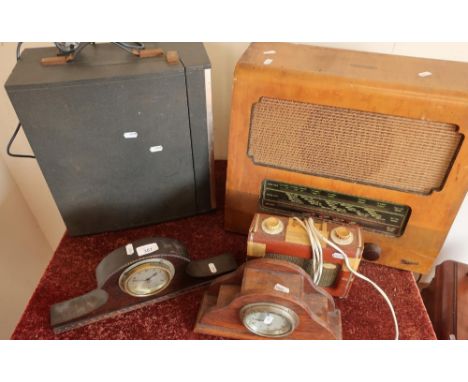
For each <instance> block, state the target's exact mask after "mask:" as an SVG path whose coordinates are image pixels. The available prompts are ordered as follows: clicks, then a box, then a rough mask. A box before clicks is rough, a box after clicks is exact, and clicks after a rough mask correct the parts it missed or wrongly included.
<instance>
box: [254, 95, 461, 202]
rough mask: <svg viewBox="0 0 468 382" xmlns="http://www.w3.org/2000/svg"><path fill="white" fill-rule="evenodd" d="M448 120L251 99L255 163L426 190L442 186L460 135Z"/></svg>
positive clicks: (356, 180) (395, 186) (319, 174)
mask: <svg viewBox="0 0 468 382" xmlns="http://www.w3.org/2000/svg"><path fill="white" fill-rule="evenodd" d="M457 129H458V128H457V126H456V125H453V124H448V123H439V122H431V121H425V120H418V119H410V118H404V117H398V116H393V115H385V114H378V113H371V112H365V111H358V110H352V109H345V108H339V107H333V106H323V105H316V104H309V103H301V102H295V101H288V100H281V99H272V98H266V97H263V98H261V99H260V100H259V102H258V103H256V104H255V105H254V106H253V109H252V117H251V126H250V137H249V147H248V154H249V156H250V157H251V158H252V160H253V161H254V163H256V164H260V165H265V166H271V167H277V168H281V169H287V170H291V171H297V172H302V173H306V174H311V175H317V176H323V177H329V178H336V179H341V180H346V181H350V182H355V183H363V184H369V185H374V186H379V187H384V188H389V189H395V190H399V191H404V192H414V193H420V194H430V193H431V192H432V191H434V190H439V189H441V188H442V186H443V183H444V180H445V178H446V176H447V174H448V171H449V170H450V167H451V164H452V161H453V160H454V158H455V155H456V153H457V151H458V148H459V146H460V144H461V141H462V138H463V135H462V134H460V133H458V132H457Z"/></svg>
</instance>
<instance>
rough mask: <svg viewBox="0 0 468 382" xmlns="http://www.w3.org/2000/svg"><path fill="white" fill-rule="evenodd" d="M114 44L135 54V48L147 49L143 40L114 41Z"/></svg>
mask: <svg viewBox="0 0 468 382" xmlns="http://www.w3.org/2000/svg"><path fill="white" fill-rule="evenodd" d="M112 44H114V45H116V46H118V47H119V48H120V49H123V50H125V51H126V52H128V53H131V54H133V50H134V49H136V50H142V49H145V45H144V44H143V43H141V42H133V43H131V42H113V43H112Z"/></svg>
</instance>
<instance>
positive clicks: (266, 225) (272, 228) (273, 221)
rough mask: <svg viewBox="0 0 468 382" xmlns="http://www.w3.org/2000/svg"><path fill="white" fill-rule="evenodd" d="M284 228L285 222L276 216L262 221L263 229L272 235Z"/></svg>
mask: <svg viewBox="0 0 468 382" xmlns="http://www.w3.org/2000/svg"><path fill="white" fill-rule="evenodd" d="M283 228H284V224H283V222H282V221H281V220H280V219H278V218H276V217H274V216H270V217H269V218H266V219H265V220H264V221H263V222H262V229H263V231H264V232H266V233H268V234H270V235H276V234H278V233H281V232H282V231H283Z"/></svg>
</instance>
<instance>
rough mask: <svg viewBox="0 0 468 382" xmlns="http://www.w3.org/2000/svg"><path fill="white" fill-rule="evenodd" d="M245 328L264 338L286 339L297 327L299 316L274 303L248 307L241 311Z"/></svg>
mask: <svg viewBox="0 0 468 382" xmlns="http://www.w3.org/2000/svg"><path fill="white" fill-rule="evenodd" d="M241 319H242V322H243V324H244V326H245V327H246V328H247V329H248V330H249V331H250V332H252V333H254V334H257V335H259V336H264V337H284V336H287V335H288V334H290V333H292V332H293V331H294V329H295V328H296V326H297V322H298V318H297V315H296V314H295V313H294V312H293V311H292V310H290V309H288V308H286V307H284V306H281V305H277V304H272V303H255V304H249V305H246V306H245V307H244V308H243V309H242V310H241Z"/></svg>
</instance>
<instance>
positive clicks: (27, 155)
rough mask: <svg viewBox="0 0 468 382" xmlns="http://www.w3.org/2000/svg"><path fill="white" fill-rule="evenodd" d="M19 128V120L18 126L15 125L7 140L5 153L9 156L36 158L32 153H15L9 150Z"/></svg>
mask: <svg viewBox="0 0 468 382" xmlns="http://www.w3.org/2000/svg"><path fill="white" fill-rule="evenodd" d="M20 128H21V122H18V126H16V129H15V132H14V133H13V135H12V136H11V138H10V141H9V142H8V145H7V154H8V155H9V156H11V157H14V158H33V159H34V158H36V157H35V156H34V155H30V154H15V153H12V152H11V145H12V144H13V141H14V140H15V138H16V136H17V135H18V132H19V130H20Z"/></svg>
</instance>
